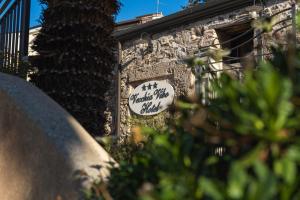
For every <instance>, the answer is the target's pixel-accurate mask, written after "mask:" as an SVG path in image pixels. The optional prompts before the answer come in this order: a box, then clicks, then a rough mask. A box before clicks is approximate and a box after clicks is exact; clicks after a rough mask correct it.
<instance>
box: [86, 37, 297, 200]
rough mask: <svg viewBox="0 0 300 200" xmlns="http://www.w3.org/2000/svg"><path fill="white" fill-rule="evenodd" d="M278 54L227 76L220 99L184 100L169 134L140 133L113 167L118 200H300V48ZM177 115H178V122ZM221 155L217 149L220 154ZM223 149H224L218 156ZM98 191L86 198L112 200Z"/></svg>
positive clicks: (220, 82)
mask: <svg viewBox="0 0 300 200" xmlns="http://www.w3.org/2000/svg"><path fill="white" fill-rule="evenodd" d="M295 43H296V42H295V41H294V38H293V37H291V38H290V39H289V40H288V47H287V48H285V49H284V50H283V49H281V48H277V49H275V48H274V49H273V55H274V56H273V57H272V58H271V59H270V60H268V61H263V62H261V63H260V64H259V65H258V66H256V67H254V66H252V67H251V68H248V69H246V70H245V72H244V74H245V75H244V79H243V80H242V81H241V80H238V79H236V78H235V77H233V76H232V75H230V74H227V73H223V74H222V75H221V76H220V78H218V79H216V80H215V81H214V82H213V90H214V92H216V93H217V98H215V99H210V102H209V104H206V105H203V104H202V103H201V97H200V98H195V99H189V100H185V101H178V102H177V103H176V113H177V115H178V117H177V118H176V119H174V120H173V121H171V122H170V123H169V124H168V128H167V129H166V130H165V131H161V132H160V131H157V130H153V129H150V128H136V129H134V133H133V137H134V138H135V140H134V143H136V144H143V148H141V149H140V150H138V151H137V152H136V154H135V155H133V157H132V158H131V159H130V161H129V162H128V161H126V162H125V161H121V162H120V165H119V166H118V167H117V168H114V167H113V168H112V170H111V176H110V178H109V180H108V182H107V184H106V189H107V191H108V192H109V194H110V197H111V198H113V199H115V200H119V199H120V200H121V199H122V200H124V199H130V200H135V199H139V200H175V199H176V200H177V199H178V200H181V199H186V200H189V199H190V200H196V199H205V200H206V199H207V200H210V199H216V200H222V199H243V200H273V199H280V200H292V199H295V200H296V199H300V191H299V187H300V178H299V173H300V136H299V133H300V123H299V120H300V89H299V88H300V48H297V47H296V45H295ZM177 115H176V116H177ZM220 148H221V149H222V151H219V149H220ZM217 150H218V151H217ZM102 193H103V192H101V190H100V189H99V187H93V189H92V190H90V191H89V194H88V195H87V199H107V198H106V197H104V196H103V195H102Z"/></svg>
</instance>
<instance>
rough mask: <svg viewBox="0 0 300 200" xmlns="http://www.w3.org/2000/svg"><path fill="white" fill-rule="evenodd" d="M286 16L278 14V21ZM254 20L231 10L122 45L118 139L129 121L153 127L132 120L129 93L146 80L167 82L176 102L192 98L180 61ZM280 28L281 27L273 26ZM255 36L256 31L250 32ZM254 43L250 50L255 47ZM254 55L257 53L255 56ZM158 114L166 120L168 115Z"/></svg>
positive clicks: (274, 4) (190, 80)
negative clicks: (226, 30) (224, 32)
mask: <svg viewBox="0 0 300 200" xmlns="http://www.w3.org/2000/svg"><path fill="white" fill-rule="evenodd" d="M289 6H290V2H289V1H281V0H275V1H270V2H269V3H268V5H267V7H266V8H265V10H264V13H266V14H267V15H272V14H274V13H276V12H278V11H280V10H283V9H285V8H287V7H289ZM285 15H288V14H281V15H280V16H279V18H278V19H281V18H283V17H286V16H285ZM256 17H258V14H257V13H255V12H253V11H251V8H250V7H247V8H243V9H239V10H235V11H233V12H231V13H227V14H223V15H220V16H217V17H213V18H208V19H205V20H202V21H197V22H194V23H190V24H186V25H181V26H178V27H173V28H170V29H166V30H165V31H162V32H159V33H156V34H153V35H150V34H148V33H142V34H141V35H140V37H138V38H134V39H131V40H129V41H125V42H123V43H122V55H121V70H120V73H121V99H120V105H121V113H120V114H121V130H120V132H121V136H122V138H124V137H126V136H128V135H129V134H130V128H131V127H132V124H131V123H130V121H131V120H130V119H132V118H138V119H140V121H142V122H143V123H144V124H145V125H151V124H153V120H157V116H154V117H147V118H145V117H142V116H136V115H135V114H134V113H133V112H132V111H131V110H130V108H129V106H128V97H129V95H130V93H131V92H132V90H133V89H134V88H135V87H136V86H137V85H139V84H140V83H142V82H145V81H148V80H167V81H168V82H169V83H170V84H171V85H172V86H173V87H174V89H175V93H176V98H178V97H179V96H180V95H185V96H186V95H189V94H193V93H194V91H195V87H194V83H195V77H194V76H193V73H192V71H191V69H189V68H188V67H187V65H186V64H185V62H184V59H186V58H188V57H192V56H194V55H196V54H197V53H199V49H200V48H201V47H204V46H208V45H213V44H215V47H217V48H219V47H220V45H218V44H219V42H220V41H219V38H218V35H217V31H216V30H217V29H220V28H223V27H229V26H232V25H234V24H240V23H243V22H249V21H251V20H254V19H255V18H256ZM277 26H281V25H277ZM254 33H256V31H254ZM258 45H259V44H258V42H257V39H255V41H254V49H255V48H256V47H257V46H258ZM255 53H256V54H257V52H255ZM164 113H165V114H163V113H162V114H160V115H162V116H163V117H162V118H164V117H167V116H168V115H169V114H168V111H164Z"/></svg>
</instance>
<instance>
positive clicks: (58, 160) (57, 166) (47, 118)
mask: <svg viewBox="0 0 300 200" xmlns="http://www.w3.org/2000/svg"><path fill="white" fill-rule="evenodd" d="M107 162H113V160H112V159H111V158H110V157H109V155H108V154H107V153H106V152H105V151H104V150H103V149H102V148H101V147H100V146H99V145H98V144H97V142H96V141H94V139H93V138H92V137H90V135H89V134H88V133H87V132H86V131H85V130H84V129H83V128H82V127H81V126H80V125H79V123H78V122H77V121H76V120H75V119H74V118H73V117H72V116H70V114H68V113H67V112H66V111H65V110H64V109H62V108H61V107H60V106H59V105H58V104H57V103H56V102H54V101H53V100H52V99H50V98H49V97H48V96H47V95H45V94H44V93H43V92H42V91H40V90H39V89H37V88H36V87H34V86H33V85H31V84H30V83H28V82H26V81H24V80H22V79H19V78H16V77H14V76H10V75H6V74H2V73H0V199H1V200H48V199H49V200H55V199H57V196H61V197H62V199H63V200H65V199H66V200H72V199H80V194H79V190H80V188H81V187H82V182H81V181H79V180H76V181H75V179H74V172H76V170H85V171H86V172H87V174H89V175H90V176H92V177H97V176H98V175H99V171H98V170H97V169H95V168H93V167H91V166H98V165H102V166H105V165H106V164H107ZM107 174H108V171H107V170H106V169H105V168H103V169H102V170H101V176H102V177H105V176H107Z"/></svg>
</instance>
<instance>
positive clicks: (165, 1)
mask: <svg viewBox="0 0 300 200" xmlns="http://www.w3.org/2000/svg"><path fill="white" fill-rule="evenodd" d="M187 1H188V0H159V8H158V11H159V12H162V13H163V14H164V15H165V16H166V15H169V14H172V13H175V12H177V11H179V10H181V9H182V6H184V5H186V4H187ZM157 2H158V0H121V4H122V6H121V9H120V12H119V13H118V15H117V17H116V21H117V22H119V21H123V20H127V19H133V18H135V17H137V16H141V15H145V14H151V13H156V11H157ZM40 13H41V5H40V4H39V0H31V12H30V14H31V20H30V26H31V27H33V26H36V25H38V24H39V22H38V19H39V16H40Z"/></svg>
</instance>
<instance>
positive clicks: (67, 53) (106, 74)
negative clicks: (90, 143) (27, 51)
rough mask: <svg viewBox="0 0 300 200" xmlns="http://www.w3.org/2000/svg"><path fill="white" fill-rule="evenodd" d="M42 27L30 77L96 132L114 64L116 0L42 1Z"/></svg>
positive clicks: (35, 44)
mask: <svg viewBox="0 0 300 200" xmlns="http://www.w3.org/2000/svg"><path fill="white" fill-rule="evenodd" d="M41 3H42V4H43V5H44V8H45V9H44V10H43V14H42V17H41V24H42V28H41V30H40V32H39V34H38V35H37V37H36V39H35V41H34V45H33V50H34V51H36V52H37V53H38V56H36V57H35V58H34V59H33V60H32V66H33V67H35V70H34V73H33V74H32V75H31V81H32V82H33V83H34V84H35V85H37V86H38V87H39V88H41V89H42V90H43V91H44V92H46V93H47V94H48V95H49V96H50V97H52V98H53V99H54V100H56V101H57V102H58V103H59V104H60V105H62V106H63V107H64V108H65V109H66V110H67V111H69V112H70V113H71V114H72V115H73V116H74V117H75V118H76V119H77V120H78V121H79V122H80V123H81V124H82V125H83V126H84V127H85V128H86V129H87V130H88V131H89V132H90V133H92V134H94V135H100V134H101V130H103V124H104V116H103V113H104V110H105V106H106V105H105V104H106V102H105V100H104V95H105V93H106V92H107V90H108V88H109V86H110V83H111V80H112V78H111V77H112V71H113V67H114V62H113V60H114V55H113V52H112V51H113V49H112V48H113V46H114V41H113V38H112V36H111V33H112V31H113V28H114V14H115V13H116V12H117V11H118V8H119V3H118V1H117V0H101V1H98V0H82V1H78V0H60V1H55V0H41Z"/></svg>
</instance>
